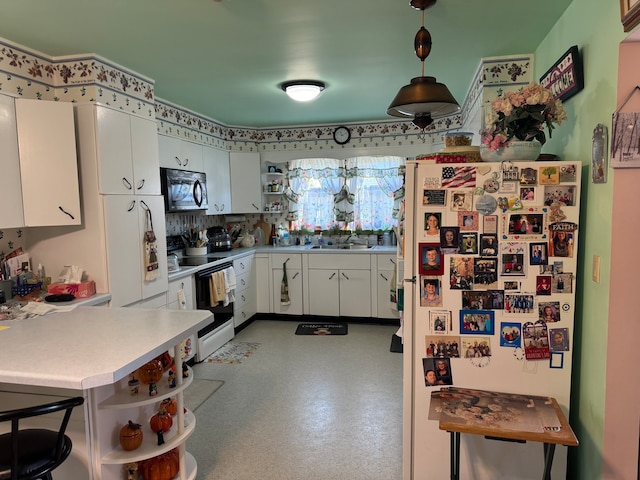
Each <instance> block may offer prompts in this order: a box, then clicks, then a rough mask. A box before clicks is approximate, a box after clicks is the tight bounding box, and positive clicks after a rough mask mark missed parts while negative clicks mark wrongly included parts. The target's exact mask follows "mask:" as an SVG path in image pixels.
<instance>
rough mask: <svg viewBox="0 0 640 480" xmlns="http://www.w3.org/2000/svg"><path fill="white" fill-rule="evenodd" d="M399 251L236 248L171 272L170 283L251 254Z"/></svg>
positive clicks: (379, 249)
mask: <svg viewBox="0 0 640 480" xmlns="http://www.w3.org/2000/svg"><path fill="white" fill-rule="evenodd" d="M396 251H397V247H396V246H382V245H376V246H373V247H371V248H362V249H335V248H312V247H311V245H290V246H287V247H279V246H278V247H273V246H271V245H260V246H257V247H249V248H244V247H243V248H234V249H232V250H227V251H223V252H213V254H215V255H216V256H218V257H220V258H221V259H220V260H216V261H215V262H210V263H206V264H204V265H198V266H195V267H181V268H180V270H178V271H176V272H169V281H172V280H178V279H180V278H183V277H186V276H189V275H193V274H194V273H196V272H197V271H198V270H203V269H205V268H208V267H212V266H214V265H218V264H220V263H224V262H230V261H233V260H235V259H238V258H242V257H244V256H246V255H249V254H251V253H267V254H270V253H311V254H314V255H323V254H328V253H334V254H339V255H364V254H367V255H371V254H374V255H379V254H385V253H386V254H389V253H395V252H396Z"/></svg>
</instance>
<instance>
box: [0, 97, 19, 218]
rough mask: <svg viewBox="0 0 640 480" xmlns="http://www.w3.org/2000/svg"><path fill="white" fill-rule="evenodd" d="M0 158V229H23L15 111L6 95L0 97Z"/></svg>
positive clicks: (11, 101) (11, 100)
mask: <svg viewBox="0 0 640 480" xmlns="http://www.w3.org/2000/svg"><path fill="white" fill-rule="evenodd" d="M0 158H2V175H0V202H1V203H2V205H3V208H0V228H16V227H24V214H23V210H22V185H21V183H20V157H19V156H18V129H17V126H16V109H15V103H14V100H13V98H11V97H8V96H6V95H0ZM17 199H19V200H20V201H18V200H17ZM9 205H11V208H7V207H8V206H9Z"/></svg>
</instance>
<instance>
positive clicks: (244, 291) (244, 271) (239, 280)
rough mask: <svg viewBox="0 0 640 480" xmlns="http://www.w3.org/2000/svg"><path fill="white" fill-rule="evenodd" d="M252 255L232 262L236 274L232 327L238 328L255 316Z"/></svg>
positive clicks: (254, 282) (254, 273)
mask: <svg viewBox="0 0 640 480" xmlns="http://www.w3.org/2000/svg"><path fill="white" fill-rule="evenodd" d="M254 267H255V266H254V257H253V254H251V255H247V256H245V257H241V258H238V259H236V260H234V261H233V270H234V271H235V274H236V291H235V297H236V300H235V302H234V303H233V325H234V327H235V328H238V327H239V326H241V325H242V324H243V323H245V322H246V321H248V320H249V319H250V318H251V317H253V316H254V315H255V314H256V311H257V310H256V281H255V278H256V277H255V275H256V272H255V268H254Z"/></svg>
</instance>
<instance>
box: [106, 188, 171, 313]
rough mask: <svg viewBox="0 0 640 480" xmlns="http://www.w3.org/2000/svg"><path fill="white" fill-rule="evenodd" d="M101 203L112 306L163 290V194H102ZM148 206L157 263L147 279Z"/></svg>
mask: <svg viewBox="0 0 640 480" xmlns="http://www.w3.org/2000/svg"><path fill="white" fill-rule="evenodd" d="M103 204H104V216H105V224H106V246H107V252H108V254H107V258H108V259H107V263H108V271H109V292H110V293H111V305H112V306H126V305H130V304H132V303H134V302H137V301H139V300H145V299H148V298H151V297H154V296H156V295H159V294H161V293H163V292H166V291H167V288H168V280H167V275H168V272H167V256H166V254H165V253H166V251H167V245H166V228H165V223H164V202H163V199H162V197H161V196H159V195H105V196H104V197H103ZM147 209H149V211H151V214H152V219H153V229H154V233H155V236H156V241H157V246H158V264H159V272H158V275H157V277H156V278H155V279H153V280H150V281H147V280H145V279H144V270H145V266H144V255H143V239H144V233H145V231H146V230H147V226H146V210H147ZM156 220H157V221H156ZM160 220H163V221H160ZM165 301H166V300H165Z"/></svg>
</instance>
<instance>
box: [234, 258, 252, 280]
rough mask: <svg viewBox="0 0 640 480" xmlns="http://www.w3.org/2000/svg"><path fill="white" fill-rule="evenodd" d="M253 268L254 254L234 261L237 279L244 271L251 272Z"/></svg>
mask: <svg viewBox="0 0 640 480" xmlns="http://www.w3.org/2000/svg"><path fill="white" fill-rule="evenodd" d="M252 268H253V255H247V256H246V257H242V258H238V259H236V260H234V261H233V269H234V270H235V271H236V279H237V278H238V276H240V275H242V274H243V273H247V272H250V271H251V269H252Z"/></svg>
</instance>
